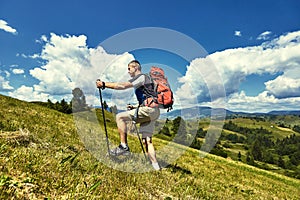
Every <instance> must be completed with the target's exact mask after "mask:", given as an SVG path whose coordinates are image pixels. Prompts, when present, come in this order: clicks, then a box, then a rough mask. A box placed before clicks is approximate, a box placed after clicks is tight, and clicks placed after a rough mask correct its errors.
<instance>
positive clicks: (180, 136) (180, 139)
mask: <svg viewBox="0 0 300 200" xmlns="http://www.w3.org/2000/svg"><path fill="white" fill-rule="evenodd" d="M172 131H173V133H174V134H175V135H176V136H175V140H174V142H177V143H179V144H187V131H186V122H185V121H184V119H182V118H181V117H176V118H175V119H174V120H173V128H172Z"/></svg>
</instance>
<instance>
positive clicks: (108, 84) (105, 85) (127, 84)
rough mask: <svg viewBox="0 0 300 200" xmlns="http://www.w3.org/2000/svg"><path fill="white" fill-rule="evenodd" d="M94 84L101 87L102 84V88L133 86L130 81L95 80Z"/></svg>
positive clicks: (119, 88)
mask: <svg viewBox="0 0 300 200" xmlns="http://www.w3.org/2000/svg"><path fill="white" fill-rule="evenodd" d="M96 85H97V87H98V88H102V87H103V86H104V88H110V89H114V90H124V89H127V88H131V87H133V84H132V83H130V82H120V83H118V82H103V81H100V80H97V81H96Z"/></svg>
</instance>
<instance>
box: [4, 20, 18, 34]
mask: <svg viewBox="0 0 300 200" xmlns="http://www.w3.org/2000/svg"><path fill="white" fill-rule="evenodd" d="M0 29H1V30H4V31H5V32H8V33H12V34H14V35H17V34H18V32H17V30H16V29H14V28H12V27H11V26H9V25H8V23H7V22H6V21H4V20H2V19H0Z"/></svg>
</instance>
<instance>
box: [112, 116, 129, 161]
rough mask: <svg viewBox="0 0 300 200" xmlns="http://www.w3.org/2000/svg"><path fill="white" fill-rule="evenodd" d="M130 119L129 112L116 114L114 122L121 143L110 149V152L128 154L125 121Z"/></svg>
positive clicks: (116, 154) (117, 154)
mask: <svg viewBox="0 0 300 200" xmlns="http://www.w3.org/2000/svg"><path fill="white" fill-rule="evenodd" d="M129 120H131V117H130V114H129V112H122V113H119V114H117V115H116V122H117V126H118V131H119V135H120V141H121V144H120V145H119V146H118V147H116V148H115V149H112V150H111V154H112V155H115V156H119V155H129V154H130V149H129V147H128V144H127V122H128V121H129Z"/></svg>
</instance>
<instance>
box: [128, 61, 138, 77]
mask: <svg viewBox="0 0 300 200" xmlns="http://www.w3.org/2000/svg"><path fill="white" fill-rule="evenodd" d="M135 72H136V67H135V65H134V64H129V65H128V74H129V75H130V76H131V77H134V76H135Z"/></svg>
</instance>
